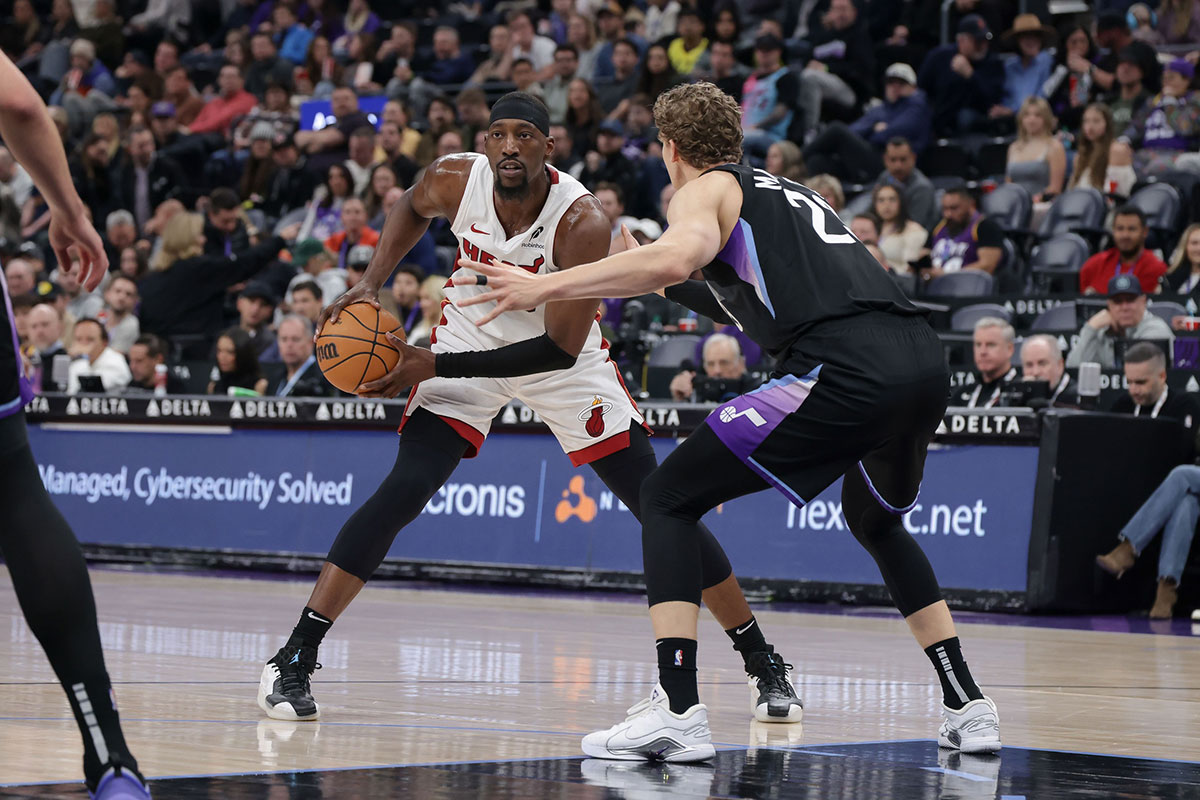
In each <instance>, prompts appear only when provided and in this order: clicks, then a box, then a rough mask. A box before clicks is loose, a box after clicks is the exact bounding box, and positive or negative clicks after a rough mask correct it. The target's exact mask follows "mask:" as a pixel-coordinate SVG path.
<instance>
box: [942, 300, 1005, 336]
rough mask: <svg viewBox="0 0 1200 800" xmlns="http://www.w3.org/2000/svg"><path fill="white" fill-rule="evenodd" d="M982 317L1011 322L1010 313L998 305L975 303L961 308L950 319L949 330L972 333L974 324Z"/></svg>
mask: <svg viewBox="0 0 1200 800" xmlns="http://www.w3.org/2000/svg"><path fill="white" fill-rule="evenodd" d="M984 317H997V318H999V319H1002V320H1004V321H1005V322H1012V312H1011V311H1009V310H1008V309H1007V308H1005V307H1004V306H1002V305H999V304H998V303H976V304H975V305H971V306H963V307H962V308H960V309H959V310H958V311H955V312H954V314H953V316H951V317H950V330H952V331H973V330H975V323H976V322H978V321H979V320H981V319H983V318H984Z"/></svg>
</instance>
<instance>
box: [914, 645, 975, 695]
mask: <svg viewBox="0 0 1200 800" xmlns="http://www.w3.org/2000/svg"><path fill="white" fill-rule="evenodd" d="M925 655H927V656H929V660H930V662H932V663H933V668H934V670H936V671H937V674H938V680H940V681H941V682H942V702H944V703H945V704H946V706H947V707H949V708H952V709H954V710H955V711H957V710H958V709H960V708H962V707H963V706H965V705H966V704H967V703H969V702H971V701H972V700H980V699H982V698H983V692H981V691H980V690H979V687H978V686H976V685H975V679H974V678H972V677H971V670H969V669H967V662H966V661H964V660H963V655H962V648H961V647H960V645H959V642H958V637H957V636H955V637H953V638H951V639H943V640H942V641H940V642H936V643H934V644H931V645H929V647H926V648H925Z"/></svg>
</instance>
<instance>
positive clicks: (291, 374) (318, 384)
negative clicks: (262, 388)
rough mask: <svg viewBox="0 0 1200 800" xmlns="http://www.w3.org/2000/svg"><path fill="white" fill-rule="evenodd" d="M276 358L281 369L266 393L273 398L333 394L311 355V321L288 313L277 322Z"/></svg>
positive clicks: (335, 391) (329, 395) (333, 390)
mask: <svg viewBox="0 0 1200 800" xmlns="http://www.w3.org/2000/svg"><path fill="white" fill-rule="evenodd" d="M276 343H277V345H278V347H279V360H280V362H281V363H282V364H283V367H284V372H283V374H281V375H279V376H278V377H277V378H275V379H273V380H272V381H271V383H270V385H269V386H268V387H267V394H268V395H274V396H275V397H333V396H335V395H336V394H337V390H336V389H334V388H333V387H332V386H331V385H330V384H329V381H327V380H325V376H324V375H322V374H321V368H320V367H319V366H317V357H316V355H314V354H313V324H312V322H310V321H309V319H308V318H307V317H304V316H301V315H300V314H288V315H287V316H286V317H284V318H283V319H282V320H280V322H279V335H278V338H277V339H276Z"/></svg>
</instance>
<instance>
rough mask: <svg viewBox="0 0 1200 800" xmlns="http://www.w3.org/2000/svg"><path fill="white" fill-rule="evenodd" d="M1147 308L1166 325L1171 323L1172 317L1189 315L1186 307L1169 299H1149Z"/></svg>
mask: <svg viewBox="0 0 1200 800" xmlns="http://www.w3.org/2000/svg"><path fill="white" fill-rule="evenodd" d="M1148 310H1149V312H1150V313H1151V314H1153V315H1154V316H1156V317H1158V318H1159V319H1161V320H1162V321H1163V322H1165V323H1167V324H1168V325H1170V324H1171V318H1172V317H1187V316H1190V315H1189V314H1188V310H1187V309H1186V308H1184V307H1183V306H1181V305H1179V303H1175V302H1172V301H1170V300H1151V301H1150V307H1149V309H1148Z"/></svg>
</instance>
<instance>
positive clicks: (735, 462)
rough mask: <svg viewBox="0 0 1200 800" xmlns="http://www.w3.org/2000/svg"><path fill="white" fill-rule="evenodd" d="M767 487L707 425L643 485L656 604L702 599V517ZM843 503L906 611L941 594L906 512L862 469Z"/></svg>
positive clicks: (849, 478) (847, 483) (645, 539)
mask: <svg viewBox="0 0 1200 800" xmlns="http://www.w3.org/2000/svg"><path fill="white" fill-rule="evenodd" d="M766 488H767V483H766V482H765V481H764V480H763V479H762V478H760V477H759V476H758V475H757V474H756V473H755V472H753V471H752V470H751V469H750V468H749V467H747V466H746V465H745V464H743V463H742V462H741V460H740V459H738V458H737V457H736V456H734V455H733V453H731V452H730V451H729V448H728V447H726V446H725V444H724V443H723V442H722V441H721V440H720V439H718V438H717V435H716V434H715V433H713V431H712V429H710V428H709V427H708V426H707V425H702V426H700V428H698V429H697V430H696V432H695V433H693V434H692V435H691V436H690V437H688V440H687V441H686V442H684V443H683V445H681V446H680V447H679V448H678V449H676V450H675V452H673V453H672V454H671V455H670V456H669V457H668V458H667V459H666V460H665V461H664V462H663V464H662V466H661V467H659V468H658V470H656V471H655V472H654V474H653V475H651V476H650V477H649V478H647V479H646V482H645V484H644V485H643V486H642V495H643V502H642V514H643V516H642V523H643V526H644V527H643V529H642V553H643V556H642V557H643V561H644V566H645V570H646V594H647V599H648V600H649V601H650V605H655V604H657V603H664V602H668V601H683V602H687V603H695V604H696V605H699V604H700V594H701V590H702V589H703V588H704V586H705V584H704V583H703V581H702V579H701V575H702V574H703V567H702V563H703V559H702V557H701V554H700V547H701V546H700V541H701V540H702V537H703V533H702V526H701V525H700V517H702V516H703V515H704V514H705V513H707V512H708V511H709V510H710V509H712V508H715V507H716V506H717V505H719V504H720V503H724V502H727V501H729V500H733V499H735V498H738V497H742V496H744V495H747V494H752V493H754V492H758V491H761V490H763V489H766ZM842 509H843V512H844V513H845V515H846V521H847V522H848V523H849V525H850V528H851V530H852V531H853V532H854V536H855V538H857V539H858V541H859V543H861V544H862V545H863V547H865V548H866V550H867V552H869V553H870V554H871V556H872V557H873V558H874V559H875V562H876V563H877V564H878V565H879V569H880V572H881V573H882V574H883V579H884V582H885V583H886V584H887V587H888V590H889V591H890V592H891V594H892V599H893V600H894V601H895V603H896V607H897V608H899V609H900V613H902V614H903V615H904V616H906V617H907V616H909V615H910V614H912V613H913V612H915V611H919V610H920V609H922V608H924V607H925V606H927V605H930V604H931V603H935V602H937V601H938V600H940V599H941V593H940V591H939V590H938V585H937V579H936V578H935V577H934V574H933V569H932V568H931V567H930V566H929V561H928V560H927V559H926V558H925V553H924V552H923V551H922V550H921V548H920V546H919V545H918V544H917V543H916V541H915V540H913V538H912V536H910V535H909V533H908V531H906V530H905V529H904V526H903V524H902V523H901V520H900V517H899V516H898V515H895V514H890V513H887V512H885V511H884V510H883V509H882V508H881V507H880V506H879V504H878V503H877V502H876V501H875V498H874V497H872V496H871V494H870V492H869V490H868V489H867V487H866V484H865V483H864V482H863V480H862V477H861V476H860V475H859V474H858V471H857V470H851V471H850V472H849V473H847V475H846V477H845V479H844V482H843V491H842Z"/></svg>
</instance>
